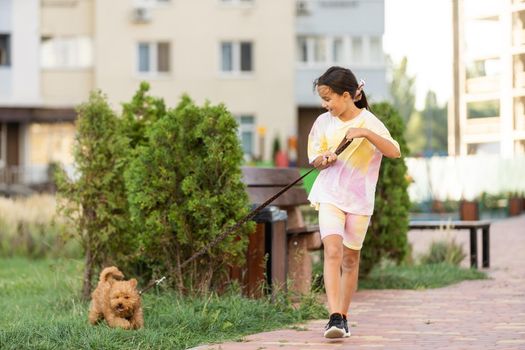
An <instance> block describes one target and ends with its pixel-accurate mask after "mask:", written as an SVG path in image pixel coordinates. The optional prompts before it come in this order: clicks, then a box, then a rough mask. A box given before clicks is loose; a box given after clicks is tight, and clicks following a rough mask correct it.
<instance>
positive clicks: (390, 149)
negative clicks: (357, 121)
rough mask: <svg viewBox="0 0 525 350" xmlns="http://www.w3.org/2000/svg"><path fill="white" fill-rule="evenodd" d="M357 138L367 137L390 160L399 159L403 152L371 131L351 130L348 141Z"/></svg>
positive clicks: (363, 129)
mask: <svg viewBox="0 0 525 350" xmlns="http://www.w3.org/2000/svg"><path fill="white" fill-rule="evenodd" d="M357 137H365V138H366V139H368V141H370V142H371V143H372V144H373V145H374V146H376V147H377V149H378V150H379V151H380V152H381V153H383V154H384V155H385V157H388V158H399V157H401V152H400V151H399V149H398V148H397V147H396V145H394V144H393V143H392V142H391V141H390V140H388V139H386V138H384V137H382V136H380V135H378V134H376V133H375V132H373V131H372V130H370V129H365V128H350V129H348V131H347V132H346V138H347V139H349V140H350V139H354V138H357Z"/></svg>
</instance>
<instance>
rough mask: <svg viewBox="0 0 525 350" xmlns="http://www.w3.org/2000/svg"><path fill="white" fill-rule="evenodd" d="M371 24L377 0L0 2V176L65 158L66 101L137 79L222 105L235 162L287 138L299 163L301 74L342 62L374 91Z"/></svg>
mask: <svg viewBox="0 0 525 350" xmlns="http://www.w3.org/2000/svg"><path fill="white" fill-rule="evenodd" d="M383 32H384V3H383V1H382V0H199V1H190V0H111V1H103V0H0V173H2V174H3V175H2V176H0V183H1V182H2V181H4V182H5V181H6V179H7V178H11V177H17V178H18V180H19V181H25V182H38V181H42V180H44V179H45V178H46V176H47V172H46V170H47V167H48V164H49V163H51V162H61V163H64V164H72V162H73V159H72V154H71V150H72V145H73V143H74V133H75V127H74V120H75V118H76V113H75V107H76V106H77V105H78V104H80V103H82V102H83V101H86V100H87V98H88V96H89V92H90V91H91V90H93V89H101V90H102V91H103V92H104V93H106V94H107V96H108V98H109V101H110V103H111V104H112V107H113V108H114V109H116V110H119V109H120V104H121V102H123V101H128V100H129V99H130V98H131V96H132V95H133V93H134V92H135V91H136V89H137V88H138V86H139V84H140V82H141V81H148V82H149V83H150V85H151V87H152V93H153V94H154V95H156V96H160V97H163V98H164V99H165V100H166V102H167V104H168V105H170V106H174V105H176V104H177V103H178V101H179V98H180V96H181V95H182V94H183V93H188V94H189V95H190V96H191V97H192V98H193V99H194V100H196V102H197V103H200V104H201V103H204V102H205V101H210V102H212V103H225V104H226V106H227V107H228V108H229V110H230V111H231V112H232V113H233V114H234V115H235V116H236V117H237V118H238V121H239V124H240V128H239V136H240V138H241V141H242V145H243V149H244V152H245V155H246V158H247V159H254V158H256V159H261V158H262V159H264V160H269V159H270V157H271V152H272V144H273V142H274V140H275V139H276V138H279V139H280V140H281V144H286V140H287V139H288V138H289V137H293V138H296V139H297V138H298V147H297V150H298V151H299V162H298V164H299V165H305V164H306V157H305V150H306V141H307V136H308V131H309V129H310V127H311V125H312V123H313V121H314V119H315V117H317V115H319V114H320V113H321V112H322V111H321V109H320V107H319V106H320V102H319V99H318V97H317V96H316V94H315V93H314V92H313V91H312V82H313V80H314V79H315V78H316V77H318V76H319V75H320V74H321V73H322V72H323V71H324V70H326V69H327V68H328V67H329V66H331V65H334V64H337V65H343V66H348V67H351V68H352V70H353V71H354V72H355V73H356V75H357V76H358V78H364V79H366V81H367V87H366V91H367V95H368V96H369V98H370V99H371V100H375V101H378V100H383V99H385V98H386V95H387V85H386V68H385V61H384V58H383V49H382V35H383ZM1 169H3V172H2V171H1ZM10 169H11V170H12V171H11V170H10ZM2 178H3V179H2Z"/></svg>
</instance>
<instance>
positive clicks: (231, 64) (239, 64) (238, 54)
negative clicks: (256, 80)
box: [220, 41, 253, 73]
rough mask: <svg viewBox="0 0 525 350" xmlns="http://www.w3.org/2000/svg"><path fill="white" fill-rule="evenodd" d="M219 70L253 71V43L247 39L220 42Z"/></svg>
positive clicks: (233, 71) (230, 71)
mask: <svg viewBox="0 0 525 350" xmlns="http://www.w3.org/2000/svg"><path fill="white" fill-rule="evenodd" d="M220 57H221V64H220V67H221V71H222V72H225V73H248V72H252V71H253V44H252V43H251V42H249V41H242V42H232V41H225V42H222V43H221V54H220Z"/></svg>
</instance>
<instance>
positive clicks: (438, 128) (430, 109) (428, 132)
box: [421, 91, 448, 155]
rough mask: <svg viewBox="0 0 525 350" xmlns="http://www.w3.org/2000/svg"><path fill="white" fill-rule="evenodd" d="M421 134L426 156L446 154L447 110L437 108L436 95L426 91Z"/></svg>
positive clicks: (441, 107) (442, 107) (443, 107)
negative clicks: (424, 140) (423, 139)
mask: <svg viewBox="0 0 525 350" xmlns="http://www.w3.org/2000/svg"><path fill="white" fill-rule="evenodd" d="M421 116H422V120H423V125H422V127H423V134H424V135H425V139H426V143H425V150H424V153H425V154H426V155H433V154H436V153H438V154H446V153H447V149H448V146H447V145H448V130H447V110H446V107H445V106H439V105H438V103H437V98H436V93H435V92H434V91H428V92H427V96H426V98H425V109H423V111H422V112H421Z"/></svg>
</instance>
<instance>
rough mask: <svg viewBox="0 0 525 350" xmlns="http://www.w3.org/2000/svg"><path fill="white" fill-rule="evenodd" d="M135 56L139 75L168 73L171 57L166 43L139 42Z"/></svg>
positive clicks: (168, 45)
mask: <svg viewBox="0 0 525 350" xmlns="http://www.w3.org/2000/svg"><path fill="white" fill-rule="evenodd" d="M137 55H138V60H137V62H138V66H137V69H138V72H139V73H169V71H170V61H171V60H170V56H171V55H170V44H169V43H168V42H155V43H151V42H140V43H138V46H137Z"/></svg>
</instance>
